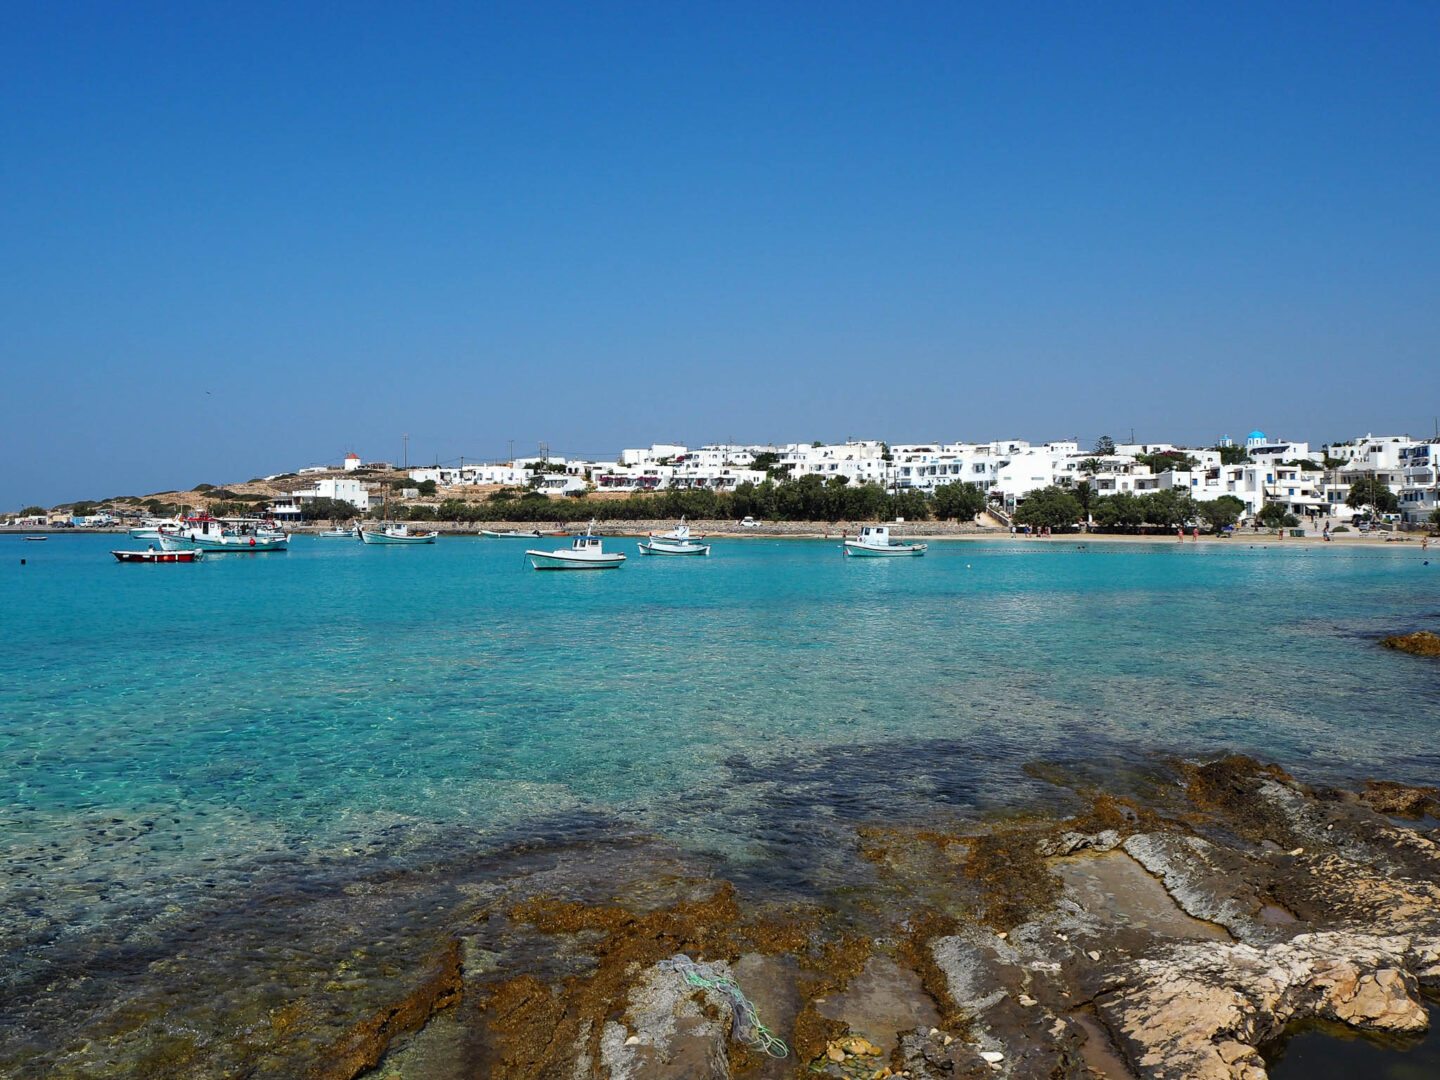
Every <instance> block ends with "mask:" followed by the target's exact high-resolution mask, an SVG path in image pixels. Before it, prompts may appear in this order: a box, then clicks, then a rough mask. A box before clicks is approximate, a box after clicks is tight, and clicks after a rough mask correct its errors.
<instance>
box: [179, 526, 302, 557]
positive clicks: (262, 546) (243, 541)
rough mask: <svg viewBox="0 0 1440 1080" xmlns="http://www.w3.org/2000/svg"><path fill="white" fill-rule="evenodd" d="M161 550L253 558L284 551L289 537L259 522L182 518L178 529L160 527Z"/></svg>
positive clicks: (287, 546) (287, 547)
mask: <svg viewBox="0 0 1440 1080" xmlns="http://www.w3.org/2000/svg"><path fill="white" fill-rule="evenodd" d="M158 539H159V541H160V547H161V548H162V549H163V550H165V551H211V552H222V551H223V552H232V553H235V554H252V553H255V552H261V551H286V550H288V549H289V547H290V537H289V536H288V535H286V534H285V533H284V532H281V531H280V530H278V529H276V528H275V527H274V526H272V525H269V524H267V523H265V522H262V521H254V520H248V519H236V520H228V521H221V520H219V519H217V518H212V517H195V518H185V519H184V520H183V521H182V522H181V523H180V527H179V528H171V527H170V526H168V525H162V526H161V527H160V535H159V537H158Z"/></svg>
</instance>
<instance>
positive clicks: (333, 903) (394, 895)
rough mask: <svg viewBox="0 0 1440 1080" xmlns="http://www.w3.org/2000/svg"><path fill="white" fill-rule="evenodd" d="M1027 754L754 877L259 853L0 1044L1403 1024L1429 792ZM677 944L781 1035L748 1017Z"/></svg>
mask: <svg viewBox="0 0 1440 1080" xmlns="http://www.w3.org/2000/svg"><path fill="white" fill-rule="evenodd" d="M1032 771H1033V773H1034V774H1035V775H1037V776H1043V777H1044V778H1045V779H1047V780H1050V781H1051V782H1053V783H1055V784H1057V785H1060V786H1064V787H1068V788H1069V789H1070V791H1071V792H1072V793H1073V796H1074V798H1073V805H1075V806H1076V807H1077V808H1078V809H1077V810H1076V812H1074V813H1072V814H1070V815H1069V816H1067V817H1063V818H1059V817H1048V816H1040V817H1036V816H1022V817H1009V818H1005V819H1002V820H998V821H992V822H988V823H984V824H976V823H973V822H972V823H970V824H968V825H967V824H961V823H958V822H957V823H955V824H953V825H950V826H945V825H941V824H936V823H929V824H923V825H921V824H905V825H900V824H867V825H860V826H857V827H855V828H854V829H853V830H852V832H851V834H850V848H849V850H848V851H847V852H845V853H844V855H845V856H846V858H847V859H848V861H849V862H850V863H851V864H852V865H853V866H854V868H855V871H854V873H853V874H852V875H850V876H848V877H846V878H845V879H844V880H843V881H832V882H829V883H826V882H806V883H799V882H796V881H786V882H781V883H779V884H777V885H776V886H775V887H772V888H768V889H765V888H760V887H758V886H756V885H755V884H754V882H753V880H750V879H744V878H743V877H735V876H734V875H731V876H732V877H735V880H733V881H732V880H730V878H728V877H727V876H726V867H725V865H724V864H722V863H718V862H714V861H707V860H703V859H700V858H697V857H695V856H691V855H685V854H682V853H679V852H676V851H673V850H670V849H667V848H666V847H664V846H663V845H661V844H659V843H656V842H653V841H648V840H643V839H637V838H634V837H630V838H618V837H617V838H613V839H610V840H596V841H594V842H590V843H587V844H584V845H569V846H567V845H565V844H561V843H557V844H554V845H550V846H546V845H544V844H536V845H533V846H529V847H525V846H521V847H520V848H518V849H517V850H516V851H514V852H512V853H511V854H510V855H509V856H507V857H506V858H504V859H503V860H502V859H499V858H497V857H496V856H494V855H493V854H492V855H489V856H486V857H484V858H475V859H474V860H473V861H467V860H466V859H465V858H463V857H458V858H449V859H439V858H436V859H432V860H426V861H425V862H424V864H423V865H422V866H420V867H418V868H412V869H410V870H406V871H396V870H391V871H386V872H383V873H374V874H372V875H370V876H368V877H356V878H353V879H351V880H349V881H347V882H344V883H335V884H334V885H333V886H332V887H326V888H321V887H317V886H314V885H310V886H308V887H307V886H305V884H304V883H303V882H297V883H292V886H291V887H290V888H288V889H282V888H280V887H279V886H273V887H272V888H271V889H269V890H268V891H267V892H266V893H264V894H263V895H258V896H251V897H249V898H247V900H246V902H245V903H244V904H243V905H237V906H233V907H231V908H230V909H223V910H222V909H219V908H217V909H216V910H213V911H211V912H209V913H206V914H204V915H200V914H197V915H196V916H195V917H194V918H193V920H192V921H191V923H190V924H189V925H187V926H184V927H183V928H178V929H172V930H171V931H169V932H168V934H167V936H165V937H163V938H162V937H159V936H157V935H143V936H142V938H141V939H139V940H136V941H134V942H132V943H130V944H129V945H127V946H126V947H125V948H116V949H114V950H112V951H111V952H109V953H107V954H106V955H105V956H104V957H103V958H102V959H103V962H104V965H105V971H106V974H107V975H111V976H113V975H114V974H115V972H117V971H118V972H120V973H121V975H122V978H121V980H120V983H119V985H123V986H125V987H128V988H129V989H128V990H127V992H126V993H125V994H124V995H114V994H107V995H102V996H98V997H93V998H89V999H83V998H80V997H71V998H69V999H65V998H63V997H62V998H60V999H57V1001H52V1002H51V1004H50V1006H47V1004H46V1002H47V1000H49V996H53V995H54V994H56V993H57V989H56V988H57V987H60V988H62V989H63V987H64V986H65V985H66V982H67V980H75V981H76V985H80V984H83V983H85V982H86V981H87V980H90V979H91V977H92V976H93V975H95V974H96V972H95V971H94V970H88V971H87V970H79V969H74V970H65V969H63V967H62V968H60V969H59V970H56V971H52V972H50V973H47V975H46V977H45V978H44V979H41V980H37V981H36V983H35V984H34V985H33V986H32V988H31V994H30V998H29V1000H27V1001H26V1002H25V1003H24V1004H23V1005H22V1006H19V1007H18V1009H17V1007H16V1006H15V1005H14V1003H12V1004H11V1006H9V1007H8V1008H9V1009H10V1010H11V1011H10V1013H9V1015H7V1017H6V1022H5V1024H4V1026H3V1027H0V1073H3V1074H4V1075H6V1076H14V1077H17V1078H18V1077H41V1076H43V1077H75V1078H79V1077H87V1078H88V1077H101V1076H105V1077H117V1076H137V1077H139V1076H147V1077H148V1076H156V1077H158V1076H165V1077H175V1078H192V1077H193V1078H202V1077H203V1078H209V1077H216V1078H218V1077H228V1076H236V1075H244V1076H250V1077H276V1078H279V1077H286V1078H295V1077H311V1078H326V1080H351V1078H354V1077H363V1076H374V1077H383V1078H387V1080H401V1078H410V1077H425V1078H427V1080H459V1078H461V1077H474V1076H487V1077H498V1078H513V1080H530V1078H542V1077H566V1078H570V1077H577V1078H607V1077H608V1078H610V1080H669V1078H674V1080H679V1078H682V1077H683V1078H694V1077H713V1078H716V1080H720V1078H727V1077H758V1078H779V1077H800V1076H814V1075H825V1076H832V1077H849V1078H859V1077H865V1078H871V1080H874V1078H884V1077H889V1076H895V1075H900V1076H909V1077H912V1078H915V1080H954V1078H962V1077H968V1078H979V1077H1004V1078H1028V1077H1037V1078H1038V1077H1045V1078H1075V1080H1079V1078H1082V1077H1109V1078H1111V1080H1113V1078H1116V1077H1124V1076H1127V1075H1128V1076H1134V1077H1144V1078H1155V1080H1180V1078H1182V1077H1183V1078H1186V1080H1197V1078H1198V1080H1263V1078H1264V1077H1265V1076H1266V1071H1265V1065H1264V1062H1263V1060H1262V1058H1261V1057H1260V1054H1259V1052H1258V1048H1259V1047H1260V1046H1261V1044H1263V1043H1265V1042H1266V1041H1268V1040H1271V1039H1274V1038H1276V1037H1277V1036H1279V1035H1281V1034H1282V1033H1283V1032H1284V1031H1285V1029H1286V1027H1287V1025H1290V1024H1292V1023H1294V1022H1296V1021H1300V1020H1304V1019H1307V1018H1312V1017H1314V1018H1323V1019H1328V1020H1333V1021H1338V1022H1342V1023H1345V1024H1350V1025H1353V1026H1355V1027H1357V1028H1365V1029H1370V1030H1376V1031H1388V1032H1412V1031H1416V1030H1419V1029H1423V1028H1424V1027H1425V1026H1426V1024H1427V1022H1428V1021H1427V1014H1426V1010H1425V1008H1424V1006H1423V1003H1422V1000H1421V997H1420V990H1421V987H1425V986H1430V987H1434V986H1440V849H1437V846H1436V845H1437V840H1440V830H1437V829H1435V828H1433V827H1432V826H1433V825H1434V824H1435V821H1434V815H1436V814H1437V812H1440V792H1437V791H1436V790H1435V789H1431V788H1412V787H1405V786H1402V785H1398V784H1389V783H1371V784H1368V785H1366V786H1365V787H1364V788H1363V790H1360V791H1348V790H1337V789H1312V788H1310V787H1307V786H1305V785H1303V784H1300V783H1298V782H1297V781H1295V780H1294V779H1292V778H1291V777H1290V776H1288V775H1287V774H1286V773H1285V772H1284V771H1282V770H1281V769H1280V768H1278V767H1276V766H1273V765H1272V766H1267V765H1261V764H1259V763H1257V762H1255V761H1252V760H1250V759H1246V758H1228V759H1224V760H1220V761H1215V762H1211V763H1208V764H1204V765H1193V764H1188V763H1178V762H1177V763H1173V764H1171V765H1168V766H1166V767H1165V768H1164V769H1162V770H1161V771H1160V772H1158V773H1157V774H1156V775H1154V776H1152V777H1150V778H1148V779H1147V781H1146V782H1145V783H1143V784H1140V785H1138V786H1135V785H1132V790H1131V791H1130V792H1129V793H1128V794H1127V795H1126V796H1124V797H1121V796H1118V795H1114V794H1108V793H1106V792H1104V791H1099V790H1096V789H1095V788H1094V787H1093V779H1092V780H1082V779H1080V778H1077V777H1074V776H1070V775H1067V773H1066V772H1065V771H1063V770H1062V769H1060V768H1059V767H1053V768H1042V767H1038V766H1037V767H1033V769H1032ZM1396 815H1410V817H1409V819H1408V820H1407V819H1405V818H1403V817H1397V816H1396ZM737 882H738V884H737ZM681 953H683V954H685V955H687V956H689V957H691V958H693V959H694V960H696V961H697V962H700V963H701V964H703V965H704V966H705V970H706V971H707V972H708V974H709V976H710V978H711V981H712V982H715V983H718V982H719V981H720V980H724V979H728V980H731V981H732V982H733V984H734V986H736V987H738V988H739V990H740V991H742V992H743V994H744V995H745V997H746V999H748V1000H749V1001H750V1002H752V1003H753V1004H754V1006H755V1008H756V1010H757V1013H758V1016H759V1019H760V1021H761V1022H762V1023H763V1024H765V1025H766V1027H767V1028H769V1029H770V1031H772V1032H773V1033H774V1035H775V1036H777V1037H778V1038H780V1039H782V1040H784V1042H785V1043H786V1048H787V1050H788V1053H786V1054H785V1056H783V1057H776V1056H769V1055H766V1054H764V1053H761V1052H760V1050H759V1049H757V1048H756V1047H754V1046H751V1045H747V1044H746V1043H745V1042H743V1041H740V1040H737V1039H736V1038H735V1037H734V1032H735V1030H736V1029H735V1025H734V1020H735V1016H734V1009H735V999H734V997H733V996H732V995H728V994H726V993H722V992H719V991H718V990H717V989H715V987H714V986H709V987H703V986H696V985H694V984H691V983H687V982H686V981H685V980H684V979H682V978H681V977H680V975H679V974H678V973H677V972H676V971H675V970H674V968H673V966H672V965H670V964H669V963H668V961H670V960H671V958H672V957H674V956H676V955H677V954H681ZM76 992H77V993H78V992H79V991H76ZM80 1000H85V1001H86V1002H87V1003H86V1004H85V1006H84V1007H77V1005H76V1002H77V1001H80ZM67 1001H68V1005H65V1003H66V1002H67ZM60 1005H65V1007H63V1008H62V1007H59V1006H60ZM742 1027H743V1025H742Z"/></svg>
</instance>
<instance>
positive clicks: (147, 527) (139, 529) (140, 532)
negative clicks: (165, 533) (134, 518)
mask: <svg viewBox="0 0 1440 1080" xmlns="http://www.w3.org/2000/svg"><path fill="white" fill-rule="evenodd" d="M183 527H184V522H182V521H181V520H180V519H179V518H146V519H145V521H144V523H143V524H140V525H136V526H135V527H134V528H133V529H131V530H129V532H130V535H131V536H133V537H134V538H135V539H136V540H159V539H160V530H161V529H162V528H168V529H179V528H183Z"/></svg>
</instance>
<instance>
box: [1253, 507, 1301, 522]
mask: <svg viewBox="0 0 1440 1080" xmlns="http://www.w3.org/2000/svg"><path fill="white" fill-rule="evenodd" d="M1255 520H1256V521H1258V522H1260V524H1261V525H1263V526H1265V528H1267V529H1288V528H1293V527H1294V526H1296V525H1299V524H1300V519H1299V518H1297V517H1296V516H1295V515H1294V514H1292V513H1290V511H1288V510H1286V509H1285V507H1284V505H1283V504H1281V503H1277V502H1271V503H1266V504H1265V505H1264V506H1262V507H1261V508H1260V512H1259V513H1258V514H1256V515H1255Z"/></svg>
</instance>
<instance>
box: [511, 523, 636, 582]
mask: <svg viewBox="0 0 1440 1080" xmlns="http://www.w3.org/2000/svg"><path fill="white" fill-rule="evenodd" d="M525 557H526V558H527V559H529V560H530V565H531V566H533V567H535V569H536V570H614V569H615V568H617V567H619V566H620V565H621V564H623V563H624V562H625V556H624V555H621V554H620V553H619V552H614V553H611V554H607V553H606V552H605V550H604V548H603V547H602V546H601V543H600V537H598V536H596V535H595V522H593V521H592V522H590V527H589V528H588V529H586V530H585V531H584V532H583V533H581V534H580V535H579V536H577V537H575V538H574V540H572V541H571V542H570V547H569V549H568V550H567V549H565V548H559V549H557V550H555V551H527V552H525Z"/></svg>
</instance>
